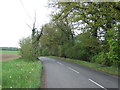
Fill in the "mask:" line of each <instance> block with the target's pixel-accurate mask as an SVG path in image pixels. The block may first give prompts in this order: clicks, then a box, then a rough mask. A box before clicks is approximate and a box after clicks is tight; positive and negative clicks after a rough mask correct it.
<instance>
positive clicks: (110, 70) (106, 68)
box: [48, 56, 120, 76]
mask: <svg viewBox="0 0 120 90" xmlns="http://www.w3.org/2000/svg"><path fill="white" fill-rule="evenodd" d="M48 57H52V58H57V59H60V60H65V61H68V62H72V63H76V64H79V65H82V66H85V67H89V68H92V69H95V70H98V71H101V72H105V73H108V74H111V75H115V76H120V69H118V67H115V66H110V67H109V66H104V65H101V64H98V63H91V62H86V61H82V60H76V59H69V58H63V57H56V56H48Z"/></svg>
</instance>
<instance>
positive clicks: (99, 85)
mask: <svg viewBox="0 0 120 90" xmlns="http://www.w3.org/2000/svg"><path fill="white" fill-rule="evenodd" d="M88 80H89V81H91V82H92V83H94V84H96V85H97V86H99V87H101V88H103V89H104V90H107V89H106V88H105V87H103V86H102V85H100V84H98V83H97V82H95V81H93V80H92V79H88Z"/></svg>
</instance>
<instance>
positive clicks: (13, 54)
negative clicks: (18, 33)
mask: <svg viewBox="0 0 120 90" xmlns="http://www.w3.org/2000/svg"><path fill="white" fill-rule="evenodd" d="M0 56H2V58H1V59H2V61H7V60H13V59H16V58H19V57H20V55H18V51H0Z"/></svg>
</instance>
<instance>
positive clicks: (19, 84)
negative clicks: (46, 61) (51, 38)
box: [1, 50, 42, 89]
mask: <svg viewBox="0 0 120 90" xmlns="http://www.w3.org/2000/svg"><path fill="white" fill-rule="evenodd" d="M2 53H3V55H4V56H3V57H2V62H1V64H2V68H1V69H2V73H1V74H2V76H1V78H2V88H3V89H4V88H40V87H41V73H42V64H41V62H40V61H38V60H33V61H34V62H33V61H31V60H28V59H27V60H26V59H23V58H22V57H21V58H19V57H14V54H15V55H16V54H19V53H20V52H19V51H6V50H3V51H2ZM12 58H17V59H12ZM6 60H7V61H6Z"/></svg>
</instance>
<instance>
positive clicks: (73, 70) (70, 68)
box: [68, 67, 79, 73]
mask: <svg viewBox="0 0 120 90" xmlns="http://www.w3.org/2000/svg"><path fill="white" fill-rule="evenodd" d="M68 68H69V69H70V70H72V71H74V72H76V73H79V72H78V71H76V70H75V69H72V68H71V67H68Z"/></svg>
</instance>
